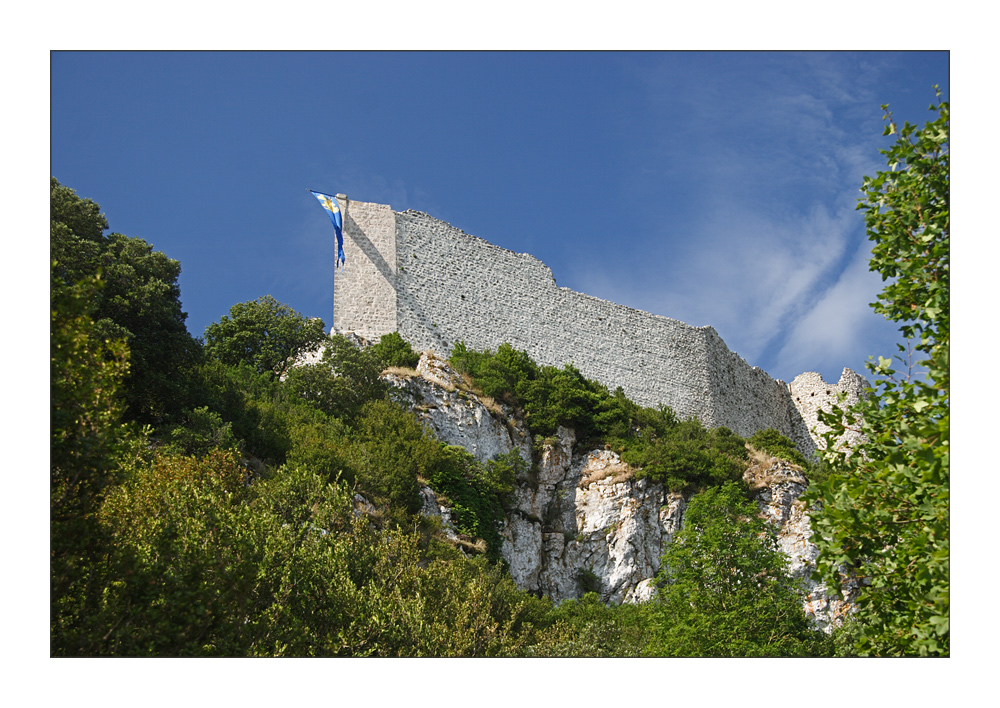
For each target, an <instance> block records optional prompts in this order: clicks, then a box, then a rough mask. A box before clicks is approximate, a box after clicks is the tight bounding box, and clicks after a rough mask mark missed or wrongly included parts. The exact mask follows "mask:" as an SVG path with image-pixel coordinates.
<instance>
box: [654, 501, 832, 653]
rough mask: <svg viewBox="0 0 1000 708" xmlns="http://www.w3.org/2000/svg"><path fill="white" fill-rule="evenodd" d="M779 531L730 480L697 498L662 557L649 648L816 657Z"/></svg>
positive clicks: (819, 647) (816, 644)
mask: <svg viewBox="0 0 1000 708" xmlns="http://www.w3.org/2000/svg"><path fill="white" fill-rule="evenodd" d="M786 565H787V560H786V558H785V556H784V555H783V554H782V553H781V551H780V550H779V549H778V547H777V541H776V536H775V531H774V529H773V528H772V527H771V526H770V525H769V524H768V523H767V522H765V521H764V520H763V519H761V518H759V516H758V510H757V505H756V503H755V502H753V501H751V500H748V499H747V498H746V496H745V494H744V490H743V489H741V488H740V487H739V486H738V485H737V484H735V483H733V482H728V483H726V484H724V485H723V486H721V487H714V488H711V489H708V490H706V491H704V492H702V493H701V494H698V495H696V496H694V497H692V499H691V501H690V502H689V503H688V507H687V510H686V511H685V513H684V525H683V526H682V527H681V530H680V531H678V532H677V535H676V536H675V537H674V540H673V542H672V543H671V544H670V545H668V546H667V549H666V551H665V552H664V554H663V562H662V566H661V569H660V574H659V575H658V583H659V584H660V585H661V589H660V592H659V594H658V596H657V599H656V604H655V606H654V608H653V609H654V616H653V617H652V618H651V631H652V637H651V640H650V643H649V645H648V647H647V652H648V653H649V654H652V655H656V656H816V655H823V654H827V653H828V652H829V651H830V647H829V642H828V640H827V638H826V635H824V634H823V633H822V632H820V631H819V630H813V629H811V628H810V625H809V621H808V619H807V618H806V615H805V612H804V611H803V609H802V600H801V597H800V595H799V589H798V587H797V585H796V583H795V582H794V581H793V580H792V579H791V578H790V577H789V575H788V573H787V569H786Z"/></svg>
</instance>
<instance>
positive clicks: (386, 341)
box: [372, 332, 420, 369]
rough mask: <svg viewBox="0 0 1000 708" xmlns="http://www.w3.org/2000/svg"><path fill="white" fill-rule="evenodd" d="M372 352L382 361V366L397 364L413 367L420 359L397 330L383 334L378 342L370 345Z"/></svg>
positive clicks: (403, 366)
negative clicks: (372, 345)
mask: <svg viewBox="0 0 1000 708" xmlns="http://www.w3.org/2000/svg"><path fill="white" fill-rule="evenodd" d="M372 352H373V353H374V355H375V356H376V357H378V359H379V361H381V362H382V368H388V367H390V366H399V367H402V368H406V369H413V368H416V366H417V363H418V362H419V361H420V355H419V354H418V353H417V352H415V351H413V347H411V346H410V343H409V342H407V341H406V340H405V339H403V338H402V337H401V336H400V334H399V332H389V333H388V334H383V335H382V338H381V339H379V340H378V343H377V344H376V345H375V346H374V347H372Z"/></svg>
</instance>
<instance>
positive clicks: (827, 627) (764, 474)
mask: <svg viewBox="0 0 1000 708" xmlns="http://www.w3.org/2000/svg"><path fill="white" fill-rule="evenodd" d="M748 481H749V482H750V483H751V485H762V486H760V489H759V490H758V491H757V495H756V498H757V503H758V505H759V506H760V509H761V514H762V515H763V516H764V518H765V519H767V520H768V521H769V522H771V523H772V524H773V525H775V526H777V527H778V547H779V548H780V549H781V551H782V552H783V553H784V554H785V555H786V556H788V559H789V564H788V569H789V571H790V573H791V575H792V577H794V578H796V579H797V580H798V581H799V583H800V584H801V587H802V590H803V592H804V594H805V599H804V601H803V606H804V607H805V610H806V614H808V615H809V617H810V619H811V620H812V621H813V623H814V624H815V625H816V626H817V627H818V628H820V629H822V630H823V631H825V632H829V631H831V630H832V629H833V628H834V627H836V626H838V625H839V624H840V623H841V621H843V619H844V617H846V616H847V614H848V613H850V612H851V610H852V609H853V604H852V603H851V602H850V599H849V597H850V594H851V591H852V589H853V587H852V584H851V583H849V582H848V583H845V590H846V592H847V595H848V597H847V598H845V597H843V596H841V595H836V594H834V593H832V592H830V594H828V589H827V587H826V585H825V584H824V583H819V582H816V581H815V580H813V579H812V578H811V577H810V576H811V575H812V573H813V571H814V570H816V558H817V557H818V556H819V549H818V548H816V546H814V545H813V544H812V542H811V541H810V540H809V539H810V537H811V535H812V527H811V525H810V523H809V513H808V510H807V509H806V507H805V503H804V502H802V501H800V500H799V497H801V496H802V494H803V493H804V492H805V490H806V485H807V481H806V479H805V477H804V476H803V475H802V473H801V472H799V471H797V470H795V469H794V468H792V467H791V466H789V465H788V464H787V463H784V462H781V461H776V463H775V464H774V465H772V466H770V467H768V468H767V469H766V470H763V471H757V472H751V473H748Z"/></svg>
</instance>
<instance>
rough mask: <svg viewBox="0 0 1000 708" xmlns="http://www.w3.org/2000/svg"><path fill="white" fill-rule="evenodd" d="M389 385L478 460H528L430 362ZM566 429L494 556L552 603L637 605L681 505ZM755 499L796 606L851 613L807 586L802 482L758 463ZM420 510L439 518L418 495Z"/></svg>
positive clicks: (496, 412)
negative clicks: (786, 564) (511, 456)
mask: <svg viewBox="0 0 1000 708" xmlns="http://www.w3.org/2000/svg"><path fill="white" fill-rule="evenodd" d="M387 378H388V379H389V380H390V381H391V382H392V383H393V384H394V385H395V386H397V387H398V388H399V389H400V390H403V391H406V392H408V394H409V399H410V400H411V405H412V408H413V410H415V411H416V412H417V414H418V416H419V417H420V418H421V419H422V420H424V421H425V422H426V423H427V424H428V425H429V426H430V427H431V428H432V429H433V430H434V432H435V433H436V434H437V436H438V438H439V439H440V440H442V441H443V442H446V443H448V444H451V445H460V446H462V447H464V448H466V449H467V450H468V451H469V452H470V453H472V454H473V455H474V456H476V458H477V459H479V460H481V461H485V460H488V459H490V458H492V457H494V456H495V455H497V454H502V453H506V452H509V451H511V450H515V449H516V450H518V451H519V452H520V454H521V455H522V456H523V457H524V459H525V460H526V461H527V462H528V463H529V464H530V463H531V461H532V455H531V436H530V434H529V433H528V431H527V428H526V427H525V426H524V424H523V422H521V421H518V420H516V418H515V416H513V414H512V411H510V410H508V409H506V408H504V407H503V406H500V405H498V404H496V403H495V402H492V401H489V400H485V401H484V400H481V399H480V398H479V397H478V396H477V395H476V394H475V393H474V392H472V391H471V390H469V388H468V386H467V384H466V383H465V382H464V381H463V379H462V378H461V376H460V375H459V374H458V373H456V372H455V371H454V370H452V369H451V368H450V367H449V366H448V364H447V363H446V362H445V361H443V360H441V359H439V358H437V357H435V356H434V355H433V354H424V355H423V356H422V357H421V359H420V363H419V365H418V367H417V370H416V371H414V372H412V373H411V374H400V373H396V374H389V375H387ZM575 446H576V439H575V436H574V434H573V431H571V430H567V429H565V428H560V429H559V430H558V432H557V434H556V435H555V436H554V438H552V439H550V440H548V441H546V444H545V445H544V446H543V447H542V452H541V459H540V460H539V462H538V464H537V467H535V468H534V471H533V474H532V475H530V476H529V478H528V479H525V480H522V481H520V482H519V483H518V486H517V488H516V491H515V494H514V502H513V503H512V505H511V508H510V509H509V510H508V512H507V514H506V519H505V522H504V526H503V530H502V536H503V548H502V556H503V558H504V559H505V560H506V561H507V563H508V565H509V568H510V573H511V576H512V577H513V578H514V581H515V582H516V583H517V584H518V586H520V587H521V588H523V589H526V590H530V591H534V592H540V593H542V594H545V595H547V596H549V597H551V598H553V599H555V600H561V599H566V598H575V597H580V596H582V595H583V593H584V592H587V591H595V592H598V593H600V595H601V597H602V598H603V599H604V600H605V601H607V602H613V603H618V602H637V601H643V600H646V599H648V598H650V597H651V596H652V595H653V594H654V592H655V588H654V587H653V578H654V576H655V575H656V573H657V571H658V570H659V565H660V557H661V555H662V553H663V549H664V547H665V546H666V544H668V543H670V541H671V539H672V537H673V535H674V533H675V532H676V531H677V530H678V529H679V528H680V525H681V523H682V521H683V514H684V510H685V506H686V500H685V499H684V497H683V496H681V495H680V494H674V493H670V492H668V491H667V490H665V489H664V488H663V486H662V485H659V484H656V483H653V482H650V481H649V480H648V479H637V478H636V477H635V474H634V472H635V471H634V470H633V469H632V468H630V467H629V466H628V465H626V464H624V463H623V462H622V461H621V459H620V457H619V456H618V455H617V453H615V452H613V451H610V450H576V449H575ZM747 480H748V482H749V483H750V485H751V488H753V489H755V490H756V493H757V499H758V503H759V504H760V507H761V512H762V514H764V515H765V517H766V518H768V519H769V520H770V521H771V522H772V523H773V524H775V525H776V526H777V527H778V530H779V544H780V547H781V549H782V551H783V552H784V553H785V554H786V555H787V556H788V557H789V559H790V569H791V572H792V573H793V575H795V577H797V578H799V579H800V580H801V581H802V583H803V589H804V606H805V608H806V611H807V612H808V613H809V614H810V615H811V616H812V617H813V619H814V621H815V622H816V624H817V625H818V626H819V627H821V628H824V629H829V628H831V627H832V626H834V625H835V624H837V623H838V622H839V619H840V618H841V617H842V616H843V615H844V614H845V613H846V612H848V611H849V609H850V605H849V604H848V603H845V602H844V601H843V600H842V599H839V598H831V597H829V596H828V595H827V593H826V591H825V588H824V587H823V586H822V585H820V584H817V583H815V582H814V581H812V580H811V579H810V578H809V575H810V573H811V572H812V569H813V568H814V562H815V558H816V556H817V550H816V548H815V546H813V545H812V544H811V543H810V542H809V536H810V533H811V531H810V527H809V517H808V513H807V510H806V509H805V508H803V504H802V502H800V501H799V497H800V496H801V494H802V493H803V492H804V491H805V488H806V484H807V482H806V479H805V478H804V477H803V476H802V474H801V472H799V471H797V470H796V469H795V468H793V467H792V466H790V465H788V464H787V463H784V462H781V461H778V460H771V459H766V458H765V459H764V460H763V461H759V462H758V464H757V465H756V466H755V467H753V468H751V469H750V470H749V471H748V476H747ZM425 513H428V514H436V515H440V516H441V517H442V520H443V522H444V526H445V528H446V529H448V530H449V531H450V532H451V531H453V530H451V529H450V527H449V525H448V523H447V522H448V516H449V512H448V510H447V509H446V508H442V507H441V506H440V505H439V504H438V502H437V500H436V498H435V496H434V494H433V492H431V491H430V490H429V489H427V490H425Z"/></svg>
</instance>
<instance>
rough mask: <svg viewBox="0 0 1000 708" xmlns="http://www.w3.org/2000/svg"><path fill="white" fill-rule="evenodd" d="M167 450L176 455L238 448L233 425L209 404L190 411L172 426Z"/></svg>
mask: <svg viewBox="0 0 1000 708" xmlns="http://www.w3.org/2000/svg"><path fill="white" fill-rule="evenodd" d="M168 430H169V432H168V440H169V442H168V443H167V445H166V450H167V451H169V452H172V453H173V454H176V455H196V456H199V457H200V456H202V455H206V454H208V453H209V452H210V451H212V450H236V449H238V448H239V441H237V439H236V437H235V436H234V435H233V426H232V424H231V423H226V422H224V421H223V420H222V416H220V415H219V414H218V413H216V412H215V411H211V410H209V409H208V406H201V407H200V408H195V409H194V410H192V411H188V412H187V414H186V415H185V416H184V420H183V422H182V423H180V424H178V425H174V426H171V427H170V428H169V429H168Z"/></svg>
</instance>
